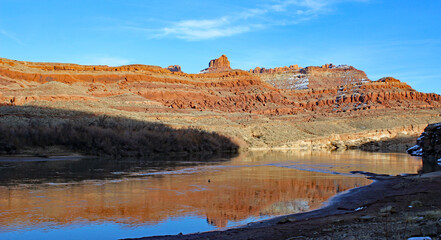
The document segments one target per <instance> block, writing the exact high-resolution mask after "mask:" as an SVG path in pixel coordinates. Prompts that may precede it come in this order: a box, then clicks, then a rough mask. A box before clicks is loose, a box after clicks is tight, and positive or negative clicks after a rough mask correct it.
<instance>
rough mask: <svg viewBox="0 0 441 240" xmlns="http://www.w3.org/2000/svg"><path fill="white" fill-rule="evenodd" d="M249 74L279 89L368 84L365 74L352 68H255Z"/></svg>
mask: <svg viewBox="0 0 441 240" xmlns="http://www.w3.org/2000/svg"><path fill="white" fill-rule="evenodd" d="M250 72H251V73H253V74H255V75H257V76H259V77H260V78H261V79H262V80H264V81H266V82H267V83H269V84H271V85H273V86H274V87H276V88H279V89H297V90H299V89H318V88H329V87H337V86H344V85H350V84H362V83H366V82H369V79H368V77H367V76H366V73H365V72H363V71H361V70H358V69H355V68H354V67H352V66H347V65H338V66H335V65H333V64H326V65H323V66H321V67H313V66H311V67H306V68H299V67H298V66H297V65H291V66H290V67H282V68H274V69H265V68H256V69H254V70H250Z"/></svg>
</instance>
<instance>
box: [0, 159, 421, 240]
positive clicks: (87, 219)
mask: <svg viewBox="0 0 441 240" xmlns="http://www.w3.org/2000/svg"><path fill="white" fill-rule="evenodd" d="M421 166H422V163H421V159H419V158H416V157H412V156H409V155H407V154H400V153H368V152H361V151H348V152H334V153H330V152H278V151H268V152H266V151H254V152H245V153H242V154H240V155H239V156H237V157H234V158H231V159H228V158H218V159H215V160H210V162H204V161H203V159H202V161H201V160H194V159H192V158H188V159H186V158H180V159H178V160H176V159H166V160H165V159H164V160H163V161H158V160H156V161H145V160H144V161H141V160H136V161H135V160H132V161H129V160H126V161H110V160H98V159H81V160H78V159H75V158H73V159H64V160H56V159H55V160H52V159H46V160H45V159H8V158H2V159H1V160H0V239H65V240H67V239H119V238H134V237H143V236H152V235H164V234H179V233H184V234H185V233H192V232H201V231H210V230H216V229H223V228H227V227H234V226H240V225H244V224H247V223H249V222H252V221H259V220H264V219H268V218H272V217H275V216H280V215H285V214H292V213H299V212H305V211H310V210H313V209H317V208H320V207H321V206H323V204H325V203H326V201H327V200H328V199H329V198H331V197H332V196H335V195H336V194H338V193H339V192H343V191H346V190H349V189H352V188H355V187H360V186H364V185H367V184H370V183H371V180H368V179H367V178H366V177H365V176H364V175H361V174H353V173H351V172H352V171H366V172H372V173H377V174H390V175H397V174H403V173H417V171H418V170H419V169H420V168H421Z"/></svg>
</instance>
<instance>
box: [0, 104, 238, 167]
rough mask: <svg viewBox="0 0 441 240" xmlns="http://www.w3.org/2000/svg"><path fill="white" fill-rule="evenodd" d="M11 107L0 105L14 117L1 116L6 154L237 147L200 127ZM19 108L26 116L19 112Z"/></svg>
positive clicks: (0, 143) (135, 153)
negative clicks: (34, 149) (52, 148)
mask: <svg viewBox="0 0 441 240" xmlns="http://www.w3.org/2000/svg"><path fill="white" fill-rule="evenodd" d="M10 108H11V107H8V109H3V107H0V112H2V113H8V114H6V115H7V116H14V117H9V118H7V117H0V153H3V154H5V153H6V154H15V153H19V152H20V150H21V149H23V148H32V147H39V148H44V147H49V146H61V147H63V148H65V149H68V150H71V151H77V152H81V153H84V154H89V155H96V156H111V157H114V158H122V157H144V156H149V155H152V154H158V153H160V154H167V153H197V152H224V151H230V152H235V151H237V148H238V147H237V145H236V144H234V143H233V142H231V141H230V140H229V139H228V138H227V137H224V136H221V135H219V134H217V133H209V132H204V131H200V130H197V129H174V128H171V127H168V126H166V125H163V124H158V123H149V122H143V121H136V120H132V119H127V118H121V117H120V118H117V117H109V116H93V115H84V114H80V113H77V114H76V115H75V114H74V115H73V114H72V113H63V112H56V114H54V113H53V112H50V111H49V112H48V110H47V109H42V110H39V111H37V112H36V110H35V109H32V110H31V109H24V110H23V109H16V110H15V111H14V109H10ZM17 108H19V107H17ZM18 110H21V111H20V112H21V113H23V112H25V114H24V115H23V114H22V115H19V114H17V111H18ZM57 111H60V110H57ZM29 112H32V114H29ZM48 113H49V115H47V114H48ZM50 114H52V115H50ZM60 115H61V116H60ZM64 116H69V117H67V118H66V117H64ZM72 116H74V117H72Z"/></svg>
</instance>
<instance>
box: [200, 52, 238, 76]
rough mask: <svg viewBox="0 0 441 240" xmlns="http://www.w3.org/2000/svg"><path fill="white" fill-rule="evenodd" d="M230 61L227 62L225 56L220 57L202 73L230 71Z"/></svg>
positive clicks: (211, 62)
mask: <svg viewBox="0 0 441 240" xmlns="http://www.w3.org/2000/svg"><path fill="white" fill-rule="evenodd" d="M230 70H231V67H230V61H228V58H227V56H225V55H222V56H220V57H219V58H218V59H213V60H211V61H210V63H209V64H208V68H206V69H204V70H202V71H201V72H203V73H219V72H226V71H230Z"/></svg>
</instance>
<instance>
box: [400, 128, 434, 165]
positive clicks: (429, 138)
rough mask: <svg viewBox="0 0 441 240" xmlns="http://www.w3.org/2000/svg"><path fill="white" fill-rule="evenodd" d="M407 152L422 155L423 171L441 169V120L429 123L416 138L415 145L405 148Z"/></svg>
mask: <svg viewBox="0 0 441 240" xmlns="http://www.w3.org/2000/svg"><path fill="white" fill-rule="evenodd" d="M407 152H408V153H409V154H412V155H415V156H421V157H423V164H424V166H423V172H431V171H436V170H440V169H441V122H439V123H434V124H429V125H428V126H427V127H426V128H425V129H424V132H423V133H422V134H421V136H420V137H419V138H418V140H417V145H415V146H413V147H411V148H409V149H408V150H407Z"/></svg>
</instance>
